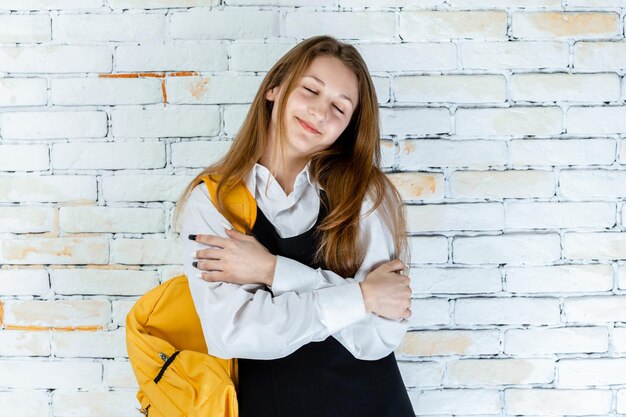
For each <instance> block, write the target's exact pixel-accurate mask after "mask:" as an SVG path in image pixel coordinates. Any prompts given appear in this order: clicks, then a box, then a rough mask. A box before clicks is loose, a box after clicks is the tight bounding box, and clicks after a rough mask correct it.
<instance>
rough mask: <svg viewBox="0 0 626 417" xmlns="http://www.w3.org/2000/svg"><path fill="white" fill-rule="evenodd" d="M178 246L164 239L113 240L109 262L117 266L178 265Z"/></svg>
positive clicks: (179, 260)
mask: <svg viewBox="0 0 626 417" xmlns="http://www.w3.org/2000/svg"><path fill="white" fill-rule="evenodd" d="M182 259H183V258H182V254H181V253H180V244H179V243H178V242H175V241H173V240H166V239H115V240H113V241H112V242H111V262H114V263H118V264H153V265H163V264H174V263H177V264H180V263H182Z"/></svg>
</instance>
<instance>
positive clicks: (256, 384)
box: [237, 190, 415, 417]
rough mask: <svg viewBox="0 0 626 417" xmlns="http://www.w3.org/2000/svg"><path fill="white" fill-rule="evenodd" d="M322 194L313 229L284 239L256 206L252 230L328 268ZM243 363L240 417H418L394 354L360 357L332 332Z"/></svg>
mask: <svg viewBox="0 0 626 417" xmlns="http://www.w3.org/2000/svg"><path fill="white" fill-rule="evenodd" d="M320 196H321V201H320V212H319V214H318V217H317V221H316V223H315V225H314V226H313V227H312V228H311V229H309V230H308V231H306V232H304V233H302V234H300V235H297V236H293V237H289V238H281V237H280V236H279V235H278V233H277V232H276V229H275V228H274V226H273V225H272V224H271V223H270V221H269V220H268V219H267V217H266V216H265V215H264V214H263V212H262V211H261V210H260V209H259V208H258V207H257V218H256V222H255V224H254V227H253V229H252V234H253V235H254V236H255V238H256V239H257V240H258V241H259V242H260V243H261V244H263V246H265V247H266V248H267V249H268V250H269V251H270V252H271V253H272V254H274V255H282V256H285V257H288V258H291V259H295V260H296V261H298V262H301V263H303V264H305V265H308V266H310V267H312V268H322V269H327V268H324V265H320V264H315V263H314V262H313V260H312V258H313V253H314V250H315V248H317V245H318V242H319V236H318V234H317V233H316V231H317V226H318V225H319V224H320V223H321V221H322V220H323V219H324V217H325V216H326V215H327V213H328V209H327V207H328V203H327V201H328V200H327V196H326V194H325V192H324V191H323V190H320ZM267 291H270V290H269V289H267ZM238 365H239V373H238V376H239V387H238V392H237V401H238V403H239V417H415V412H414V411H413V408H412V406H411V401H410V400H409V396H408V394H407V391H406V387H405V385H404V382H403V380H402V377H401V375H400V371H399V369H398V364H397V362H396V358H395V355H394V353H393V352H392V353H390V354H389V355H388V356H386V357H384V358H382V359H379V360H374V361H368V360H360V359H356V358H355V357H354V356H353V355H352V354H351V353H350V352H349V351H348V350H347V349H346V348H345V347H343V345H341V343H339V342H338V341H337V339H335V338H334V337H332V336H329V337H328V338H326V339H325V340H324V341H319V342H311V343H308V344H306V345H304V346H302V347H300V348H299V349H298V350H296V351H295V352H293V353H292V354H290V355H288V356H286V357H284V358H280V359H271V360H267V359H264V360H256V359H238Z"/></svg>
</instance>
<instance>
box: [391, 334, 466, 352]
mask: <svg viewBox="0 0 626 417" xmlns="http://www.w3.org/2000/svg"><path fill="white" fill-rule="evenodd" d="M471 345H472V339H471V338H470V337H469V336H467V335H465V334H462V333H447V332H443V333H439V332H409V333H407V334H406V335H405V337H404V339H403V340H402V343H401V344H400V346H399V347H398V351H399V352H400V353H401V354H402V355H407V356H411V355H413V356H417V355H419V356H435V355H452V354H459V355H463V354H465V353H466V352H467V350H468V348H469V347H470V346H471Z"/></svg>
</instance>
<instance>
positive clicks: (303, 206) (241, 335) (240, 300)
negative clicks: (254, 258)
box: [180, 163, 408, 360]
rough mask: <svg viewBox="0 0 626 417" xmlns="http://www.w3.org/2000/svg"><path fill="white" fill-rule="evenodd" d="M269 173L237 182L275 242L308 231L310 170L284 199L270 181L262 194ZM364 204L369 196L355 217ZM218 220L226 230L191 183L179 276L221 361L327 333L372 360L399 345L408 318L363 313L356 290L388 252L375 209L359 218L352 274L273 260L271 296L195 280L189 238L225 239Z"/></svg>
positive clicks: (313, 199)
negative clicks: (360, 245)
mask: <svg viewBox="0 0 626 417" xmlns="http://www.w3.org/2000/svg"><path fill="white" fill-rule="evenodd" d="M270 176H271V173H270V172H269V170H268V169H267V168H266V167H265V166H263V165H260V164H258V163H257V164H255V166H254V169H252V170H251V171H250V173H249V174H248V175H247V176H246V177H245V178H244V182H245V184H246V186H247V187H248V190H250V193H251V194H252V195H254V196H255V199H256V202H257V207H258V208H259V209H260V210H262V211H263V213H264V214H265V215H266V217H267V218H268V220H269V221H270V222H271V223H272V224H273V225H274V227H275V228H276V231H277V233H278V234H279V235H280V236H281V237H291V236H295V235H299V234H301V233H304V232H305V231H307V230H309V229H310V228H311V227H312V226H313V225H314V224H315V221H316V220H317V215H318V211H319V206H320V201H319V188H320V187H319V185H316V184H314V182H313V181H312V180H311V178H310V177H309V166H308V165H307V166H306V167H305V168H304V169H303V170H302V171H301V172H300V173H299V174H298V176H297V177H296V180H295V184H294V190H293V191H292V192H291V193H290V194H289V195H288V196H286V195H285V192H284V191H283V189H282V188H281V187H280V185H279V184H278V182H277V180H276V179H275V178H274V177H273V176H272V179H271V184H270V185H269V190H268V193H267V195H265V186H266V184H267V182H268V179H269V177H270ZM371 207H372V203H371V201H370V199H369V198H368V199H366V203H364V204H363V205H362V209H361V215H362V216H363V214H364V213H365V212H367V211H368V210H369V209H370V208H371ZM222 222H223V223H225V224H228V225H230V223H229V222H228V220H226V218H225V217H224V216H222V215H221V214H220V213H219V212H218V211H217V209H216V208H215V206H214V205H213V203H212V201H211V197H210V194H209V192H208V189H207V187H206V184H205V183H204V182H202V183H200V184H198V185H197V186H196V187H195V188H194V189H193V190H192V192H191V194H190V196H189V200H188V201H187V202H186V205H185V207H184V209H183V213H182V224H181V233H180V236H181V239H180V240H181V242H182V249H183V250H182V253H183V256H184V261H183V272H184V274H185V275H186V276H187V277H188V279H189V288H190V291H191V296H192V298H193V301H194V305H195V307H196V311H197V312H198V316H199V317H200V322H201V325H202V329H203V333H204V337H205V339H206V344H207V347H208V350H209V353H210V354H211V355H214V356H217V357H221V358H226V359H227V358H246V359H277V358H282V357H285V356H287V355H289V354H291V353H293V352H295V351H296V350H297V349H298V348H300V347H301V346H303V345H305V344H307V343H309V342H315V341H321V340H324V339H326V338H327V337H328V336H330V335H332V336H333V337H335V338H336V339H337V340H338V341H339V342H340V343H341V344H342V345H343V346H344V347H345V348H346V349H348V350H349V351H350V352H351V353H352V355H353V356H354V357H356V358H358V359H365V360H375V359H380V358H383V357H385V356H387V355H388V354H390V353H391V352H393V351H394V350H395V349H396V347H397V346H398V345H399V344H400V342H401V341H402V338H403V337H404V334H405V333H406V330H407V327H408V320H407V319H397V320H393V319H387V318H384V317H380V316H378V315H376V314H375V313H366V310H365V304H364V302H363V295H362V293H361V289H360V286H359V282H361V281H363V280H364V279H365V278H366V276H367V274H368V273H369V272H371V271H372V270H374V269H376V267H378V266H380V265H381V264H382V263H384V262H388V261H390V260H392V258H391V256H392V255H391V254H393V253H394V244H393V238H392V235H391V232H390V230H389V229H388V228H387V227H385V226H384V223H383V222H382V219H381V218H380V214H379V210H378V208H377V209H376V210H375V211H374V212H372V213H371V214H369V215H368V216H367V217H365V218H363V219H362V220H361V232H360V235H359V239H360V240H361V241H362V242H367V250H366V254H365V258H364V261H363V264H362V265H361V267H360V268H359V270H358V271H357V273H356V276H354V277H340V276H339V275H337V274H336V273H334V272H333V271H329V270H323V269H321V268H318V269H314V268H311V267H309V266H307V265H304V264H302V263H300V262H297V261H295V260H293V259H290V258H286V257H283V256H280V255H278V256H277V257H276V270H275V275H274V281H273V284H272V287H271V290H272V292H273V293H274V297H272V294H271V293H270V292H268V291H263V290H264V289H265V285H263V284H245V285H239V284H233V283H228V282H207V281H204V280H203V279H201V278H199V277H197V274H198V273H199V272H201V270H200V269H196V268H194V267H193V266H192V265H191V263H192V262H193V261H194V260H195V259H194V258H193V254H194V253H195V251H197V250H200V249H206V248H207V247H208V246H207V245H206V244H202V243H198V242H196V241H193V240H190V239H189V238H188V236H189V234H211V235H216V236H221V237H226V238H228V236H227V235H226V233H225V232H224V227H223V226H222ZM259 290H261V291H259Z"/></svg>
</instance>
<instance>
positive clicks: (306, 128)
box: [296, 117, 320, 133]
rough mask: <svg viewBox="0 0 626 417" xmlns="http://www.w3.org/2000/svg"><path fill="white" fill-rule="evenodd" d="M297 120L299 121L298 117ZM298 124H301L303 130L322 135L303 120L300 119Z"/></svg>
mask: <svg viewBox="0 0 626 417" xmlns="http://www.w3.org/2000/svg"><path fill="white" fill-rule="evenodd" d="M296 119H298V118H297V117H296ZM298 123H300V126H302V128H303V129H304V130H306V131H308V132H311V133H320V132H318V131H317V130H315V129H313V128H312V127H311V126H309V125H308V124H306V123H305V122H303V121H302V120H300V119H298Z"/></svg>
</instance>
